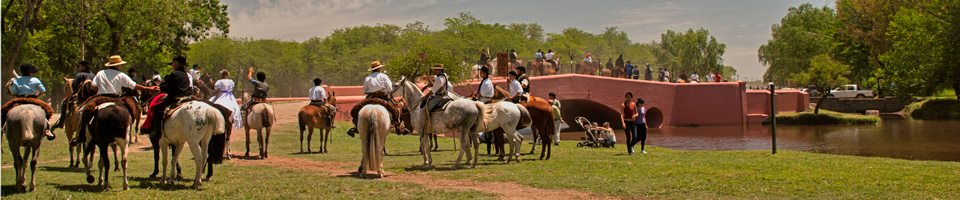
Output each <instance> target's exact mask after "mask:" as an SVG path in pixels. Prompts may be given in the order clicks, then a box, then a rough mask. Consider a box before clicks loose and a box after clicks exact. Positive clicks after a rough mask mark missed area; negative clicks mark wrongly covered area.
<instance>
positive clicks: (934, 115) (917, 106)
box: [903, 97, 960, 120]
mask: <svg viewBox="0 0 960 200" xmlns="http://www.w3.org/2000/svg"><path fill="white" fill-rule="evenodd" d="M903 111H904V113H909V114H910V116H911V117H913V118H916V119H931V120H957V119H960V101H957V99H956V98H952V97H931V98H927V99H925V100H923V101H919V102H914V103H912V104H910V105H907V107H906V108H904V109H903Z"/></svg>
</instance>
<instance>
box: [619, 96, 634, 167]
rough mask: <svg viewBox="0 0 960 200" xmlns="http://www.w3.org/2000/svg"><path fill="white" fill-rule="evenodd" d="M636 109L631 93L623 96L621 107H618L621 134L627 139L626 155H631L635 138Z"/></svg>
mask: <svg viewBox="0 0 960 200" xmlns="http://www.w3.org/2000/svg"><path fill="white" fill-rule="evenodd" d="M636 119H637V108H636V105H635V104H634V103H633V92H627V94H626V95H624V100H623V105H620V121H621V122H622V123H623V133H624V134H625V135H626V137H627V154H629V155H633V144H634V141H633V140H634V138H636V127H635V126H636V124H635V123H636V122H635V121H636Z"/></svg>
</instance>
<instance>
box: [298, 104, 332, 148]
mask: <svg viewBox="0 0 960 200" xmlns="http://www.w3.org/2000/svg"><path fill="white" fill-rule="evenodd" d="M336 95H337V93H336V92H331V93H330V95H329V96H328V97H327V99H326V102H327V104H329V105H333V106H334V109H332V110H331V109H327V108H329V107H324V108H321V107H317V106H314V105H305V106H303V107H302V108H300V112H299V113H297V123H298V124H299V125H300V152H301V153H302V152H303V131H305V130H309V133H308V135H307V152H308V153H309V152H312V150H311V149H310V144H311V141H312V140H313V129H319V133H318V136H320V140H321V142H320V149H319V151H318V152H320V153H326V152H327V141H328V140H330V129H331V128H333V127H331V126H330V123H333V120H334V119H335V117H336V114H337V113H336V112H337V111H336V110H338V109H336V105H337V97H336Z"/></svg>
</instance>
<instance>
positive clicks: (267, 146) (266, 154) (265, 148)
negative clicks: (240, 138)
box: [263, 127, 270, 158]
mask: <svg viewBox="0 0 960 200" xmlns="http://www.w3.org/2000/svg"><path fill="white" fill-rule="evenodd" d="M266 129H267V137H266V138H264V140H263V158H267V157H269V155H270V151H269V150H270V127H267V128H266Z"/></svg>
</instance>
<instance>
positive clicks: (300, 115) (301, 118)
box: [297, 110, 307, 133]
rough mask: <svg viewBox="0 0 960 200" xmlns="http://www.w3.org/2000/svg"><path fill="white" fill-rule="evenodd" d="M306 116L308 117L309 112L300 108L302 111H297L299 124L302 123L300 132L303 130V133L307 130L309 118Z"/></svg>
mask: <svg viewBox="0 0 960 200" xmlns="http://www.w3.org/2000/svg"><path fill="white" fill-rule="evenodd" d="M306 118H307V113H306V112H304V111H303V110H300V112H299V113H297V124H298V125H300V132H301V133H302V132H303V131H305V130H307V120H306Z"/></svg>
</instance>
